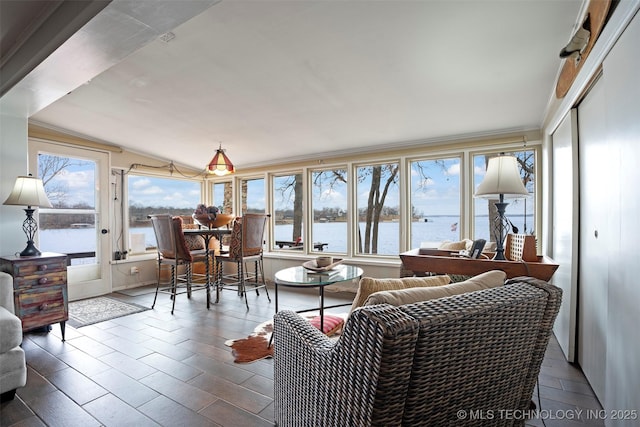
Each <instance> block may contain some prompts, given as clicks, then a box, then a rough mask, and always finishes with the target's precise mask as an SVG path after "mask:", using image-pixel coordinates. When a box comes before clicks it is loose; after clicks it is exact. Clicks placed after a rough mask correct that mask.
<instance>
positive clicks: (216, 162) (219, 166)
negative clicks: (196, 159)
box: [207, 145, 235, 176]
mask: <svg viewBox="0 0 640 427" xmlns="http://www.w3.org/2000/svg"><path fill="white" fill-rule="evenodd" d="M207 170H208V171H209V173H213V174H216V175H218V176H223V175H228V174H230V173H234V172H235V168H234V167H233V163H231V160H229V158H228V157H227V156H226V154H224V150H223V149H222V145H221V146H220V148H218V149H217V150H216V154H215V156H213V159H211V161H210V162H209V166H207Z"/></svg>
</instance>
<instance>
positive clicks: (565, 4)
mask: <svg viewBox="0 0 640 427" xmlns="http://www.w3.org/2000/svg"><path fill="white" fill-rule="evenodd" d="M581 6H582V1H581V0H544V1H541V0H502V1H485V0H472V1H458V0H455V1H451V0H445V1H435V0H424V1H394V0H386V1H356V0H354V1H315V0H310V1H273V0H271V1H226V0H225V1H221V2H220V3H217V4H214V5H213V6H211V7H209V8H208V9H207V10H205V11H204V12H203V13H201V14H199V15H198V16H196V17H195V18H192V19H190V20H188V21H187V22H186V23H184V24H182V25H179V26H178V27H177V28H175V29H173V30H172V32H173V33H174V34H175V38H174V39H173V40H171V41H169V42H163V41H161V40H160V39H155V40H153V41H151V42H150V43H148V44H147V45H146V46H144V47H142V48H141V49H139V50H137V51H135V52H133V53H132V54H130V55H128V56H127V57H126V58H125V59H124V60H122V61H120V62H119V63H117V64H115V65H113V66H111V67H110V68H109V69H107V70H106V71H104V72H102V73H101V74H99V75H96V76H95V77H94V78H92V79H91V80H90V81H89V82H88V83H86V84H84V85H81V86H79V87H77V88H76V89H75V90H73V91H72V92H71V93H69V94H67V95H66V96H63V97H62V98H60V99H59V100H57V101H56V102H53V103H52V104H50V105H49V106H47V107H46V108H44V109H42V110H40V111H39V112H37V113H36V114H35V115H33V116H32V119H33V120H34V121H36V122H38V123H43V124H47V125H49V126H53V127H56V128H62V129H66V130H69V131H72V132H74V133H78V134H81V135H85V136H89V137H91V138H94V139H97V140H100V141H105V142H108V143H112V144H116V145H119V146H122V147H125V148H127V149H130V150H134V151H137V152H140V153H145V154H150V155H154V156H158V157H161V158H163V159H168V160H173V161H175V162H177V163H179V164H184V165H189V166H192V167H194V168H203V167H204V166H205V165H206V164H207V163H208V161H209V160H210V158H211V157H212V156H213V154H214V149H215V148H217V146H218V144H219V143H222V145H223V147H224V148H226V149H227V154H228V155H229V157H230V158H231V159H232V161H234V163H235V164H236V166H237V167H239V168H240V169H241V168H242V167H243V166H245V167H246V166H249V165H257V164H260V163H262V162H266V163H274V162H279V161H285V160H288V159H295V158H299V157H305V156H312V157H313V156H317V155H322V154H323V153H326V154H329V153H335V152H342V151H343V150H358V149H360V148H363V147H371V146H374V147H375V146H380V147H385V148H388V147H389V146H390V145H398V146H403V145H407V144H413V143H415V142H417V141H425V142H428V141H435V140H439V139H445V138H446V139H448V138H449V137H451V136H476V135H483V134H493V133H503V132H510V131H520V130H530V129H538V128H539V127H540V125H541V123H542V120H543V115H544V113H545V109H546V108H547V106H548V104H549V102H550V101H551V100H552V98H553V96H554V87H555V79H556V76H557V74H558V70H559V69H560V67H561V65H562V62H561V60H560V58H559V57H558V52H559V51H560V49H561V48H562V47H563V46H564V45H565V44H566V43H567V41H568V40H569V38H570V36H571V34H572V32H573V28H574V26H575V23H576V21H577V18H578V14H579V13H580V10H581ZM108 9H109V7H107V8H105V11H108ZM101 13H105V12H101ZM98 16H99V15H98ZM115 30H116V31H117V29H115ZM105 36H106V35H105V34H103V35H102V43H106V44H108V38H105ZM99 54H100V53H99V52H96V55H99Z"/></svg>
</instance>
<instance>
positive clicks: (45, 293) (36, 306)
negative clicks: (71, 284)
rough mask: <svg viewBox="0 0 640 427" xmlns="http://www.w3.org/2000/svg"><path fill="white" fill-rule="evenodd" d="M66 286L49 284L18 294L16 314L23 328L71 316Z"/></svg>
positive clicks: (60, 320)
mask: <svg viewBox="0 0 640 427" xmlns="http://www.w3.org/2000/svg"><path fill="white" fill-rule="evenodd" d="M66 293H67V288H66V286H48V287H45V288H39V289H32V290H25V291H23V292H20V293H19V294H18V295H17V296H16V314H18V316H19V317H20V319H22V329H23V330H25V331H26V330H28V329H32V328H36V327H39V326H42V325H48V324H52V323H56V322H62V321H66V320H67V319H68V318H69V309H68V307H67V303H66V301H67V295H66Z"/></svg>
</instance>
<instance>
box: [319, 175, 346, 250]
mask: <svg viewBox="0 0 640 427" xmlns="http://www.w3.org/2000/svg"><path fill="white" fill-rule="evenodd" d="M347 200H348V194H347V170H346V169H344V168H336V169H326V170H314V171H312V172H311V209H312V212H313V213H312V217H313V222H312V228H311V237H312V239H313V242H314V246H313V249H312V250H313V251H316V252H319V251H325V250H326V251H330V252H334V253H346V252H347V235H348V230H347V213H348V212H347Z"/></svg>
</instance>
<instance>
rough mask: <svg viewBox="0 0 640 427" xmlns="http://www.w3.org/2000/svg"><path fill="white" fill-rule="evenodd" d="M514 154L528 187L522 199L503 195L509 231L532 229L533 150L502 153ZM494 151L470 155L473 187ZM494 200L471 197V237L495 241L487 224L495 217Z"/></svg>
mask: <svg viewBox="0 0 640 427" xmlns="http://www.w3.org/2000/svg"><path fill="white" fill-rule="evenodd" d="M505 154H509V155H513V156H516V158H517V159H518V166H519V169H520V177H521V178H522V182H523V184H524V185H525V187H526V189H527V190H528V191H529V195H528V196H527V197H525V198H522V199H505V202H508V203H509V205H508V206H507V209H506V212H505V216H506V217H507V219H508V220H509V221H510V222H511V224H512V231H513V232H519V233H524V234H534V233H535V212H536V206H535V200H536V199H535V166H536V165H535V158H536V156H535V151H534V150H525V151H516V152H511V153H505ZM497 155H498V153H491V154H477V155H474V156H473V166H474V174H473V188H474V191H475V188H477V187H478V185H479V184H480V183H481V182H482V179H483V178H484V174H485V172H486V171H487V164H488V162H489V159H490V158H491V157H495V156H497ZM495 202H497V199H496V200H492V199H480V198H476V199H474V231H475V232H474V239H485V240H487V241H495V237H494V233H493V230H492V227H491V225H490V224H492V221H491V219H492V218H495V217H496V215H497V211H496V208H495Z"/></svg>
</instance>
